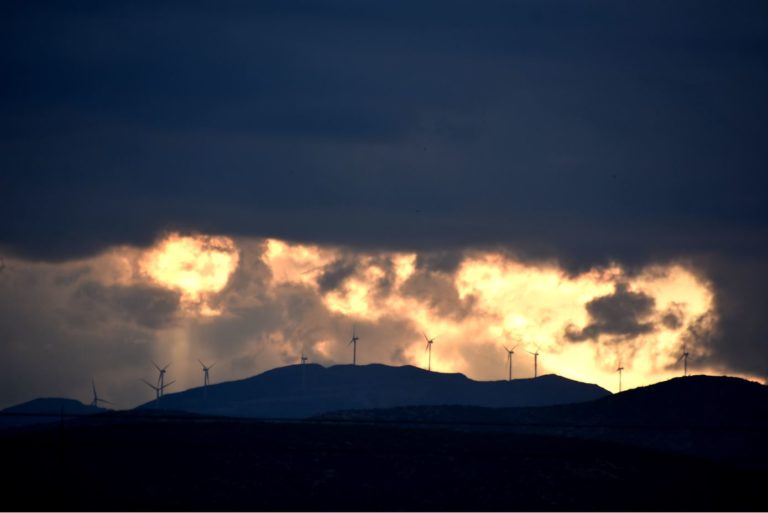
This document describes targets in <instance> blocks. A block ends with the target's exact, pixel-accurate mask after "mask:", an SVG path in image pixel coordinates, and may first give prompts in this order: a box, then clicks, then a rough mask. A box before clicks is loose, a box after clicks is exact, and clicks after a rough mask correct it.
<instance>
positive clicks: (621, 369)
mask: <svg viewBox="0 0 768 513" xmlns="http://www.w3.org/2000/svg"><path fill="white" fill-rule="evenodd" d="M623 370H624V367H623V366H622V365H621V360H619V367H618V368H617V369H616V372H618V373H619V393H621V371H623Z"/></svg>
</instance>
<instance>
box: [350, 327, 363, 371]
mask: <svg viewBox="0 0 768 513" xmlns="http://www.w3.org/2000/svg"><path fill="white" fill-rule="evenodd" d="M358 340H360V337H358V336H357V335H355V325H354V324H353V325H352V339H351V340H350V341H349V344H347V345H351V346H352V365H357V341H358Z"/></svg>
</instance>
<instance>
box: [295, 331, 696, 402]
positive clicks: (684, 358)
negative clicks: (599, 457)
mask: <svg viewBox="0 0 768 513" xmlns="http://www.w3.org/2000/svg"><path fill="white" fill-rule="evenodd" d="M421 334H422V335H423V336H424V340H426V342H427V345H426V347H425V349H424V350H425V352H426V353H427V370H428V371H430V372H431V371H432V344H433V343H434V342H435V339H437V337H433V338H429V337H428V336H427V334H426V333H424V332H422V333H421ZM359 340H360V337H358V336H357V333H356V331H355V327H354V326H353V327H352V338H351V339H350V341H349V344H348V345H351V346H352V365H357V342H358V341H359ZM519 345H520V344H515V345H514V346H512V349H510V348H508V347H507V346H502V347H504V350H505V351H506V352H507V364H508V366H509V374H508V376H507V380H508V381H512V355H514V354H515V349H517V347H518V346H519ZM539 349H541V348H540V347H539V346H536V350H535V351H529V350H527V349H526V350H525V352H526V353H528V354H530V355H532V356H533V377H534V378H536V377H538V376H539V355H540V354H541V353H539ZM689 355H690V353H689V352H688V347H687V345H686V344H683V353H682V354H681V355H680V358H678V359H677V363H678V364H679V363H680V361H681V360H682V361H683V377H685V376H688V356H689ZM306 360H307V359H306V357H305V356H304V352H303V351H302V353H301V363H306ZM616 372H618V374H619V392H621V391H622V372H624V366H623V365H622V364H621V360H619V364H618V367H617V368H616Z"/></svg>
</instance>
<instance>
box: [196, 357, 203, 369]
mask: <svg viewBox="0 0 768 513" xmlns="http://www.w3.org/2000/svg"><path fill="white" fill-rule="evenodd" d="M197 361H198V362H200V365H202V366H203V369H205V364H204V363H203V361H202V360H200V359H199V358H198V359H197Z"/></svg>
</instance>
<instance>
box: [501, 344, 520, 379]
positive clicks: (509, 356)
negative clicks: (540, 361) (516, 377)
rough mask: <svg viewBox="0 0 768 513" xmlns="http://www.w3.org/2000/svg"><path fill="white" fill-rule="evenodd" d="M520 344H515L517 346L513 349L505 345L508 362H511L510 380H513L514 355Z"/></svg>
mask: <svg viewBox="0 0 768 513" xmlns="http://www.w3.org/2000/svg"><path fill="white" fill-rule="evenodd" d="M519 345H520V344H515V346H514V347H513V348H512V349H509V348H507V346H504V349H505V350H506V351H507V363H509V381H512V355H513V354H515V348H516V347H517V346H519Z"/></svg>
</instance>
